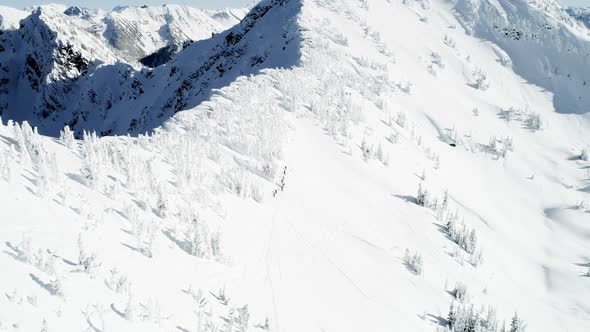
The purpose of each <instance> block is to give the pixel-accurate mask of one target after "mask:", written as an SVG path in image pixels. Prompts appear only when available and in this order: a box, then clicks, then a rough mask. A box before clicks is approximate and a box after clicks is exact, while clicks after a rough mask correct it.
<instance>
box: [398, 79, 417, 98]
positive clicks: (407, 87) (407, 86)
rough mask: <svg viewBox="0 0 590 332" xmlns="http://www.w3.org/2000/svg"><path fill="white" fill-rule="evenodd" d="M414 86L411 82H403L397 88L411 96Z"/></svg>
mask: <svg viewBox="0 0 590 332" xmlns="http://www.w3.org/2000/svg"><path fill="white" fill-rule="evenodd" d="M413 86H414V84H412V82H410V81H403V82H399V83H398V84H397V87H398V88H399V89H400V90H401V91H402V92H403V93H405V94H408V95H409V94H411V93H412V88H413Z"/></svg>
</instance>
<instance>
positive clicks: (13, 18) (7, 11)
mask: <svg viewBox="0 0 590 332" xmlns="http://www.w3.org/2000/svg"><path fill="white" fill-rule="evenodd" d="M26 16H27V12H26V11H23V10H19V9H16V8H12V7H8V6H0V30H14V29H18V24H19V21H20V20H21V19H23V18H25V17H26Z"/></svg>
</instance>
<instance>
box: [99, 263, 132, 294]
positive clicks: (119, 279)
mask: <svg viewBox="0 0 590 332" xmlns="http://www.w3.org/2000/svg"><path fill="white" fill-rule="evenodd" d="M109 273H110V274H109V276H108V278H105V280H104V283H105V285H106V286H107V287H108V288H109V289H110V290H112V291H114V292H117V293H119V294H122V293H128V292H129V291H130V284H129V281H128V280H127V276H125V275H123V274H121V273H120V272H119V271H118V270H117V269H116V268H113V269H112V270H110V271H109Z"/></svg>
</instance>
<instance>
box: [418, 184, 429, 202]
mask: <svg viewBox="0 0 590 332" xmlns="http://www.w3.org/2000/svg"><path fill="white" fill-rule="evenodd" d="M416 204H418V205H420V206H427V205H428V190H427V189H426V188H424V186H423V185H422V183H420V184H419V185H418V193H417V194H416Z"/></svg>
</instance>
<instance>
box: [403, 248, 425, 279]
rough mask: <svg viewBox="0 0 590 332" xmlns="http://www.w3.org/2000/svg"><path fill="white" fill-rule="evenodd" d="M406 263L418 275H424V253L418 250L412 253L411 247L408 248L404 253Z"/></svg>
mask: <svg viewBox="0 0 590 332" xmlns="http://www.w3.org/2000/svg"><path fill="white" fill-rule="evenodd" d="M404 264H405V265H406V267H407V268H408V269H409V270H410V271H412V272H414V273H415V274H417V275H422V274H423V273H424V268H423V266H424V262H423V260H422V254H420V253H419V252H417V251H414V252H413V253H412V252H410V250H409V249H406V251H405V253H404Z"/></svg>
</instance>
